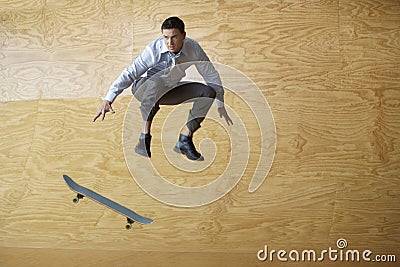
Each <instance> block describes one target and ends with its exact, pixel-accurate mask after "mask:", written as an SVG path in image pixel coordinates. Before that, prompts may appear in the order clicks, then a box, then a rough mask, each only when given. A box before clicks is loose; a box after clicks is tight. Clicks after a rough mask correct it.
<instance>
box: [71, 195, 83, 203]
mask: <svg viewBox="0 0 400 267" xmlns="http://www.w3.org/2000/svg"><path fill="white" fill-rule="evenodd" d="M83 197H84V195H82V194H79V193H78V194H76V197H74V199H73V200H72V202H74V203H75V204H78V202H79V200H81V199H82V198H83Z"/></svg>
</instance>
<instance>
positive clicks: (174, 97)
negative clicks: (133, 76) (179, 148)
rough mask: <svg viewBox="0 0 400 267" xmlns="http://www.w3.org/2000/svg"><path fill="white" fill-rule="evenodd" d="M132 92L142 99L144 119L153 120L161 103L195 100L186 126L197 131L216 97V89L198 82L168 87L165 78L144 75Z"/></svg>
mask: <svg viewBox="0 0 400 267" xmlns="http://www.w3.org/2000/svg"><path fill="white" fill-rule="evenodd" d="M132 94H133V95H134V96H135V98H136V99H137V100H139V101H140V103H141V105H140V112H141V114H142V118H143V121H152V120H153V118H154V116H155V115H156V113H157V111H158V110H159V109H160V105H178V104H181V103H184V102H193V106H192V109H191V110H190V111H189V116H188V118H187V123H186V126H187V127H188V129H189V130H190V131H191V132H195V131H196V130H197V129H199V128H200V127H201V126H200V124H201V122H202V121H203V120H204V118H205V117H206V115H207V112H208V110H209V109H210V107H211V105H212V103H213V101H214V98H215V97H216V92H215V90H214V89H213V88H212V87H210V86H208V85H205V84H202V83H197V82H183V83H180V84H178V85H177V86H176V87H173V88H168V87H167V86H165V84H164V81H163V79H160V78H146V77H143V78H141V79H139V80H136V81H135V82H134V84H133V86H132Z"/></svg>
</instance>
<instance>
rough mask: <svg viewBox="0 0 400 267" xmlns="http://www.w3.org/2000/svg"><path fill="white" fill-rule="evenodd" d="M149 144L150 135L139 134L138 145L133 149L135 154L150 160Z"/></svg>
mask: <svg viewBox="0 0 400 267" xmlns="http://www.w3.org/2000/svg"><path fill="white" fill-rule="evenodd" d="M150 142H151V135H150V134H143V133H142V134H140V136H139V143H138V144H137V145H136V147H135V152H136V153H138V154H139V155H142V156H145V157H148V158H151V152H150Z"/></svg>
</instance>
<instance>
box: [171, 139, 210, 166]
mask: <svg viewBox="0 0 400 267" xmlns="http://www.w3.org/2000/svg"><path fill="white" fill-rule="evenodd" d="M174 151H175V152H176V153H180V154H184V155H186V157H187V158H188V159H190V160H198V161H202V160H204V157H203V156H202V155H201V154H200V153H199V152H197V150H196V148H195V147H194V144H193V140H192V137H191V136H186V135H183V134H181V135H179V140H178V142H177V143H176V145H175V147H174Z"/></svg>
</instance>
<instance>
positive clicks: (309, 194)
mask: <svg viewBox="0 0 400 267" xmlns="http://www.w3.org/2000/svg"><path fill="white" fill-rule="evenodd" d="M171 15H179V16H180V17H181V18H182V19H184V21H185V22H186V25H187V32H188V36H189V37H192V38H194V39H196V40H197V41H199V42H200V44H201V45H202V47H203V48H204V49H205V51H206V52H207V53H208V55H209V56H210V58H211V59H212V61H214V62H218V63H222V64H226V65H228V66H230V67H233V68H236V69H237V70H238V71H240V72H242V73H244V74H245V75H246V76H247V77H249V78H250V79H251V80H253V81H254V82H255V84H256V85H257V86H258V87H259V89H260V90H261V91H262V93H263V94H264V96H265V98H266V99H267V100H268V103H269V105H270V107H271V109H272V113H273V115H274V120H275V124H276V134H277V148H276V154H275V159H274V162H273V165H272V168H271V170H270V173H269V175H268V177H267V180H266V181H265V182H264V183H263V185H262V186H261V187H260V188H259V189H258V190H257V191H256V192H255V193H252V194H249V193H248V185H249V183H250V180H251V177H252V174H253V172H254V170H255V168H256V163H257V159H258V154H259V153H260V149H259V148H258V147H257V144H258V142H259V136H260V132H259V131H257V130H258V129H257V125H255V122H254V117H253V115H252V113H251V112H249V110H248V109H246V107H245V105H244V104H243V102H242V101H240V100H239V99H238V98H237V97H236V96H235V95H233V94H232V93H227V96H226V103H227V105H229V106H230V107H232V109H234V110H235V111H237V112H238V113H240V115H241V118H242V119H243V121H244V122H245V124H246V127H247V129H249V132H248V135H249V139H250V140H251V141H252V144H251V148H250V150H251V152H252V153H251V154H250V158H249V164H248V167H247V169H246V171H245V173H244V176H243V178H242V179H241V180H240V182H239V183H238V185H237V186H236V187H235V188H234V189H233V190H232V191H231V192H230V193H229V194H227V195H226V196H225V197H223V198H221V199H220V200H218V201H217V202H214V203H212V204H209V205H207V206H202V207H197V208H176V207H172V206H167V205H165V204H162V203H160V202H158V201H156V200H154V199H153V198H151V197H150V196H148V195H147V194H146V193H144V192H143V191H142V190H141V188H140V187H139V186H138V185H137V184H136V183H135V182H134V180H133V179H132V176H131V173H130V172H129V170H128V168H127V165H126V162H125V160H126V159H125V158H124V153H123V143H122V134H121V133H122V128H123V123H124V118H125V112H126V110H128V107H129V103H130V101H131V97H130V96H121V97H119V98H118V100H117V101H116V102H115V103H114V105H113V107H114V109H115V110H116V114H114V115H109V116H107V118H106V120H105V121H103V122H99V123H95V124H93V123H91V118H92V116H93V115H94V112H95V110H96V108H97V107H98V105H99V103H100V99H99V98H98V96H100V95H102V94H103V93H104V92H105V91H106V90H107V88H108V86H109V85H110V83H111V82H112V81H113V80H114V78H115V77H116V76H117V75H118V74H119V73H120V71H121V70H122V69H123V68H124V67H125V66H127V65H128V64H130V62H131V61H132V59H133V57H134V56H135V55H137V54H138V53H139V52H141V50H142V49H143V48H144V46H145V45H146V44H147V43H148V42H150V41H151V40H153V39H154V38H156V37H158V36H159V34H160V23H161V22H162V21H163V20H164V19H165V18H166V17H168V16H171ZM399 29H400V3H399V2H398V1H395V0H384V1H378V0H363V1H347V0H326V1H319V0H318V1H317V0H315V1H314V0H307V1H297V0H287V1H252V0H241V1H236V0H233V1H211V0H210V1H209V0H206V1H190V2H182V1H168V2H163V1H161V2H160V1H153V0H143V1H122V0H120V1H118V0H117V1H114V0H113V1H107V0H101V1H85V0H79V1H25V0H17V1H12V2H10V1H5V0H0V77H1V79H0V111H1V114H2V118H1V122H2V123H1V124H0V130H1V136H0V162H1V165H0V166H1V168H0V199H1V203H2V204H1V205H0V265H1V266H26V265H31V266H34V265H45V266H52V265H57V264H60V262H63V263H65V265H66V266H76V265H88V266H91V265H96V266H106V265H110V264H111V265H115V266H125V265H126V266H131V265H134V264H137V263H138V262H141V263H142V264H143V266H172V265H174V266H188V265H190V266H265V265H268V264H269V265H272V264H273V265H274V266H294V265H296V266H298V265H299V263H296V262H290V261H289V262H279V261H274V262H273V263H271V262H268V261H267V262H259V261H258V260H257V258H256V253H257V252H258V250H260V249H262V248H263V246H264V245H266V244H267V245H268V246H269V248H270V249H276V250H279V249H285V250H291V249H298V250H301V249H315V250H322V249H327V248H328V247H333V248H335V247H336V241H337V239H338V238H346V240H347V242H348V244H349V247H348V248H349V249H360V250H364V249H370V250H371V251H373V252H374V254H395V255H397V261H398V260H399V257H400V250H399V243H400V232H399V229H400V209H399V207H398V203H399V201H400V179H399V177H400V176H399V169H400V143H399V140H400V139H399V137H400V121H399V114H400V90H399V89H400V72H399V70H400V68H399V66H400V42H399V40H400V36H399V34H400V31H399ZM127 94H128V92H127ZM14 100H18V101H14ZM239 111H240V112H239ZM167 112H168V108H164V109H162V110H161V111H160V113H159V115H158V116H157V117H156V121H155V128H154V133H153V135H154V140H153V147H154V149H153V152H154V154H155V155H160V157H161V154H162V153H163V152H162V150H161V149H160V147H159V144H160V142H161V139H160V136H159V129H160V128H161V123H162V121H163V119H164V118H165V117H166V114H167ZM219 123H221V124H223V122H222V121H219V122H218V121H212V120H210V121H206V123H205V124H204V126H203V127H202V129H201V130H200V131H199V133H198V135H197V138H198V139H197V140H196V142H197V141H200V140H201V139H203V138H206V137H212V139H213V140H219V141H215V142H216V145H217V148H218V150H217V151H223V150H229V145H230V143H229V138H227V135H226V133H224V130H223V127H222V126H221V125H219ZM135 138H136V137H135ZM243 152H245V151H243ZM237 153H242V151H239V152H237ZM228 160H229V157H226V156H225V155H222V154H221V153H219V154H217V159H216V161H215V162H214V164H213V165H212V166H211V167H210V168H208V169H206V170H204V171H203V172H200V173H196V174H193V173H192V174H188V175H187V177H186V176H185V175H184V176H180V175H181V174H179V175H177V172H176V170H175V168H174V167H173V166H171V165H168V163H167V161H166V160H165V159H164V158H162V159H161V158H160V160H157V156H155V157H154V158H153V159H152V161H153V162H154V164H155V165H156V167H157V168H159V170H160V171H161V172H163V175H165V176H166V177H168V179H169V181H170V182H173V183H176V184H179V185H184V186H199V185H204V184H207V183H209V182H210V181H211V180H212V179H213V177H215V176H216V175H218V174H219V173H221V172H223V170H224V168H225V167H226V165H227V164H228ZM64 173H67V174H68V175H70V176H71V177H73V178H74V179H75V180H76V181H77V182H79V183H80V184H82V185H85V186H87V187H89V188H91V189H94V190H96V191H97V192H100V193H101V194H103V195H105V196H107V197H109V198H111V199H113V200H115V201H117V202H119V203H121V204H123V205H126V206H128V207H129V208H132V209H133V210H135V211H137V212H138V213H140V214H143V215H144V216H147V217H151V218H153V219H155V223H154V224H152V225H148V226H141V225H134V230H133V231H126V230H125V229H124V218H122V217H121V216H120V215H118V214H116V213H114V212H112V211H110V210H107V209H106V208H104V207H102V206H100V205H98V204H96V203H93V202H91V201H88V200H83V201H81V202H80V203H79V205H78V206H75V205H74V204H73V203H72V198H73V196H74V194H73V193H72V192H71V191H69V189H68V188H67V186H66V185H65V184H64V183H63V181H62V178H61V176H62V174H64ZM21 254H22V255H24V257H21ZM353 264H354V263H346V262H339V261H336V262H331V261H328V260H326V261H324V262H315V263H309V262H307V263H304V266H314V265H315V266H320V265H324V266H353ZM360 264H362V263H360ZM300 265H303V263H301V264H300ZM368 265H371V266H396V265H395V264H390V263H386V264H382V263H376V262H375V263H369V264H368Z"/></svg>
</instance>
